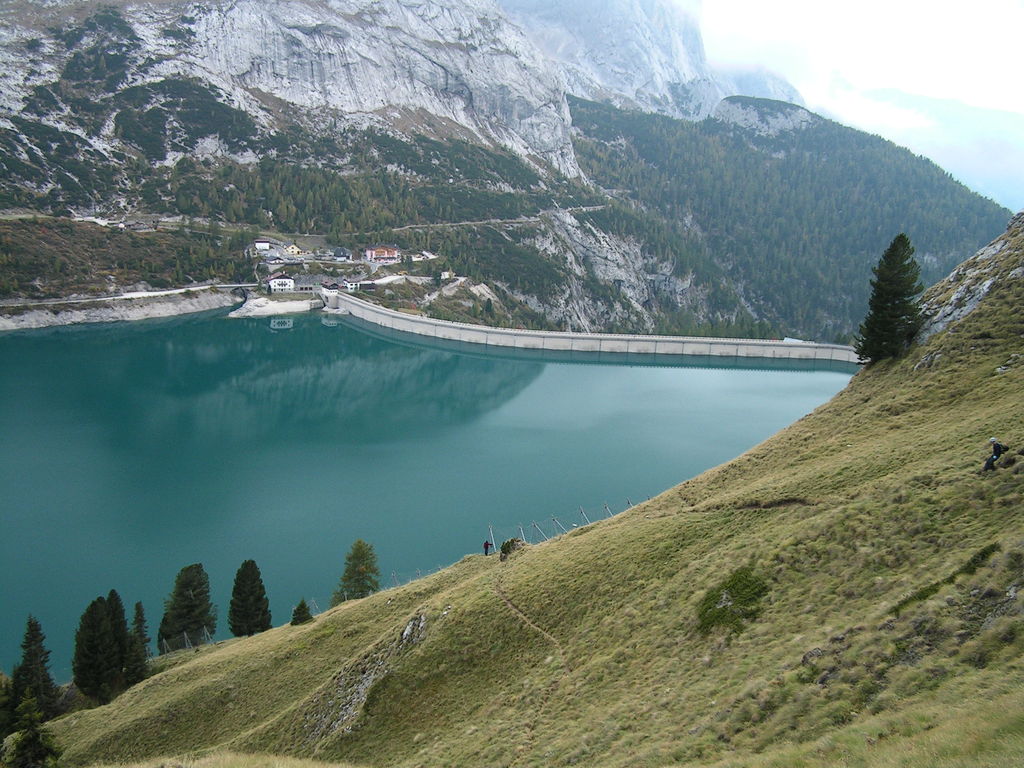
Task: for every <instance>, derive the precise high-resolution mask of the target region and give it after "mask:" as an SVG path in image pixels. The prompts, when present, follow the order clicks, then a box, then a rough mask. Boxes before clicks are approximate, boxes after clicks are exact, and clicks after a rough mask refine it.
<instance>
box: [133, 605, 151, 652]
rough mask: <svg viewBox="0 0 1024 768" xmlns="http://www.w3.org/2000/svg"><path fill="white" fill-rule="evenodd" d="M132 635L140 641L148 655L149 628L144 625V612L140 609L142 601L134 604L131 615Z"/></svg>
mask: <svg viewBox="0 0 1024 768" xmlns="http://www.w3.org/2000/svg"><path fill="white" fill-rule="evenodd" d="M132 637H133V638H134V639H137V640H138V641H139V642H141V643H142V647H143V648H145V649H146V655H147V656H149V640H150V638H149V628H148V627H147V626H146V612H145V611H144V610H143V609H142V603H136V604H135V615H134V616H133V617H132Z"/></svg>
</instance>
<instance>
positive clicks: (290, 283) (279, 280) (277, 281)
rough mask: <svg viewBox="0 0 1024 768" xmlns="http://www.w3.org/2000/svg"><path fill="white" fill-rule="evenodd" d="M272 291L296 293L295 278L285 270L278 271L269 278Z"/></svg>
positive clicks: (268, 281) (269, 286)
mask: <svg viewBox="0 0 1024 768" xmlns="http://www.w3.org/2000/svg"><path fill="white" fill-rule="evenodd" d="M267 290H268V291H269V292H270V293H295V280H294V279H293V278H292V277H291V276H290V275H287V274H285V273H284V272H277V273H275V274H273V275H271V276H270V277H268V278H267Z"/></svg>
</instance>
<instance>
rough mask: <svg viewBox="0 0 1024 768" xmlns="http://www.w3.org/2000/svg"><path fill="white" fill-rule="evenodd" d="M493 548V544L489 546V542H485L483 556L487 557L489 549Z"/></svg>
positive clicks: (489, 552)
mask: <svg viewBox="0 0 1024 768" xmlns="http://www.w3.org/2000/svg"><path fill="white" fill-rule="evenodd" d="M493 546H494V545H493V544H491V542H489V541H485V542H484V555H489V554H491V547H493Z"/></svg>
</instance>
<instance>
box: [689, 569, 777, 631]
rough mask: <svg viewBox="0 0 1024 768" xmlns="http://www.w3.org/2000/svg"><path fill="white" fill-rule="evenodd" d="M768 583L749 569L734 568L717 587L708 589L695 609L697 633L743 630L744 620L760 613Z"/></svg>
mask: <svg viewBox="0 0 1024 768" xmlns="http://www.w3.org/2000/svg"><path fill="white" fill-rule="evenodd" d="M766 594H768V583H767V582H766V581H765V580H764V579H763V578H761V576H759V575H758V574H757V573H755V572H754V569H753V568H752V567H750V566H749V565H745V566H743V567H742V568H738V569H736V570H735V571H733V572H732V574H730V575H729V577H728V578H726V579H725V581H723V582H722V583H721V584H719V585H717V586H715V587H713V588H711V589H709V590H708V591H707V593H706V594H705V595H704V597H703V599H702V600H701V601H700V605H698V606H697V629H698V630H699V631H700V632H701V633H703V634H707V633H708V632H710V631H711V630H712V629H714V628H715V627H725V628H726V629H728V630H729V631H731V632H739V631H741V630H742V629H743V622H744V620H747V621H749V620H751V619H754V618H756V617H757V615H758V613H760V611H761V609H760V605H759V604H760V602H761V598H762V597H764V596H765V595H766Z"/></svg>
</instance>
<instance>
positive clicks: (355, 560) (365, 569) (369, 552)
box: [331, 539, 380, 606]
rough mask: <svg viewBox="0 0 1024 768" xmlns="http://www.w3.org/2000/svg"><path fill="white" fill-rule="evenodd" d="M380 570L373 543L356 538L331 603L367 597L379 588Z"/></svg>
mask: <svg viewBox="0 0 1024 768" xmlns="http://www.w3.org/2000/svg"><path fill="white" fill-rule="evenodd" d="M379 578H380V570H378V568H377V555H376V553H374V551H373V545H371V544H367V543H366V542H365V541H363V540H362V539H356V540H355V542H354V543H353V544H352V549H350V550H349V552H348V555H346V556H345V572H344V573H342V575H341V580H340V581H339V582H338V588H337V589H336V590H334V594H333V595H332V596H331V605H332V606H335V605H338V604H339V603H343V602H344V601H345V600H354V599H356V598H360V597H366V596H367V595H370V594H372V593H374V592H376V591H377V589H378V588H379V583H378V579H379Z"/></svg>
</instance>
